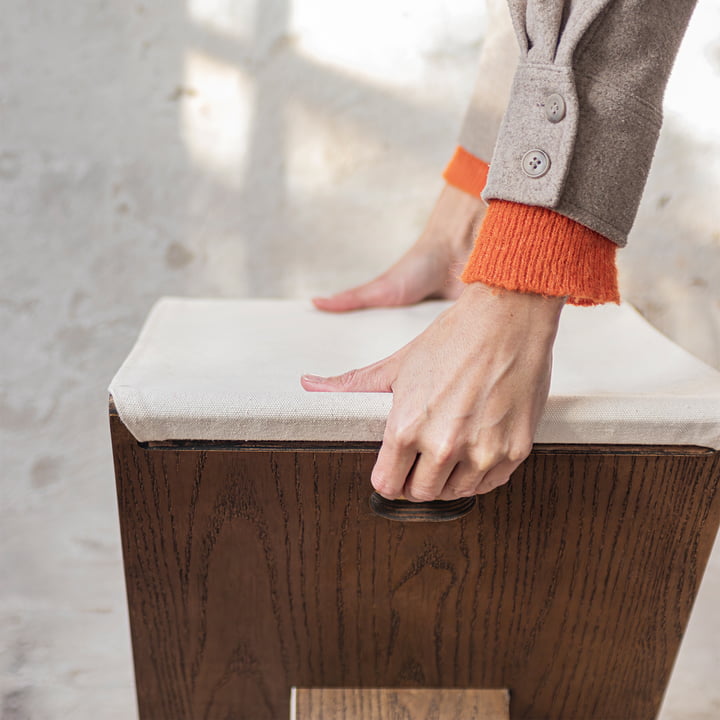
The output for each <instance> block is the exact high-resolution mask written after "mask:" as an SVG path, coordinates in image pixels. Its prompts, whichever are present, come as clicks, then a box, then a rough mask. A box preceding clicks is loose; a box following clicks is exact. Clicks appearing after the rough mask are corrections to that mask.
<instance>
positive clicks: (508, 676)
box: [111, 416, 720, 720]
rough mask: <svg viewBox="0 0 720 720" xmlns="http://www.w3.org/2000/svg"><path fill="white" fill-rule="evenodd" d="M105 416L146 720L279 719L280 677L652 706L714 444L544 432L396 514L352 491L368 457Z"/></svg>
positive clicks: (667, 662)
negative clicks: (529, 447)
mask: <svg viewBox="0 0 720 720" xmlns="http://www.w3.org/2000/svg"><path fill="white" fill-rule="evenodd" d="M111 423H112V437H113V446H114V454H115V468H116V477H117V487H118V501H119V510H120V522H121V530H122V538H123V551H124V561H125V572H126V582H127V592H128V600H129V606H130V617H131V629H132V638H133V652H134V658H135V672H136V679H137V687H138V700H139V706H140V710H141V717H142V718H143V720H165V719H167V720H184V719H186V718H187V719H188V720H201V719H205V720H214V719H215V718H218V719H221V718H222V719H225V718H233V719H234V720H243V719H247V720H266V719H269V720H279V719H280V718H286V717H287V713H288V700H289V692H290V687H291V686H298V687H397V688H420V687H437V688H483V687H485V688H492V687H507V688H509V689H510V691H511V697H512V700H511V717H512V718H514V719H515V718H532V719H533V720H537V719H539V718H558V719H562V720H575V719H581V720H593V719H597V720H612V719H613V718H618V719H622V720H627V719H628V718H632V719H633V720H640V719H642V718H648V719H649V718H652V717H654V716H655V714H656V713H657V710H658V708H659V705H660V701H661V699H662V694H663V692H664V689H665V686H666V683H667V680H668V677H669V674H670V670H671V667H672V663H673V661H674V658H675V655H676V653H677V650H678V647H679V644H680V640H681V638H682V635H683V632H684V629H685V626H686V623H687V620H688V616H689V613H690V609H691V607H692V603H693V600H694V598H695V594H696V592H697V588H698V585H699V582H700V579H701V577H702V573H703V570H704V567H705V563H706V561H707V557H708V554H709V552H710V548H711V546H712V542H713V539H714V536H715V533H716V531H717V527H718V522H719V520H720V493H718V485H719V482H720V454H718V453H713V452H710V451H698V450H696V449H692V448H691V449H688V450H687V451H685V450H684V449H682V448H674V449H673V448H656V449H654V450H652V449H648V448H644V449H643V450H642V453H641V454H639V453H635V454H634V453H632V452H631V451H629V450H628V449H626V448H619V449H613V448H605V449H599V448H582V447H565V448H563V447H562V446H561V447H556V448H552V449H549V450H546V449H543V448H542V447H541V448H537V449H536V450H535V451H534V452H533V454H532V455H531V457H530V458H529V459H528V460H527V461H526V462H525V463H523V465H522V466H521V467H520V468H519V469H518V471H517V472H516V473H515V474H514V476H513V478H512V480H511V482H510V483H509V484H508V485H507V486H505V487H503V488H501V489H499V490H497V491H495V492H493V493H491V494H489V495H485V496H482V497H481V498H479V502H478V504H477V506H476V508H475V509H474V510H473V511H472V512H471V513H470V514H469V515H468V516H467V517H465V518H463V519H462V520H458V521H454V522H448V523H433V524H424V523H407V524H406V523H399V522H393V521H389V520H384V519H382V518H378V517H377V516H375V515H374V514H373V513H372V511H371V510H370V508H369V506H368V498H369V495H370V492H371V486H370V483H369V481H368V479H369V476H370V471H371V469H372V466H373V463H374V460H375V452H374V451H370V450H367V449H360V450H350V451H348V452H343V451H341V450H338V449H332V450H322V449H318V448H314V449H297V448H296V449H294V450H293V451H282V450H280V449H272V450H269V449H242V450H238V449H232V448H229V447H225V448H223V449H211V450H205V449H202V446H198V445H197V444H196V445H195V446H191V445H188V446H187V447H186V448H173V447H169V448H165V449H159V448H143V447H141V446H140V445H138V443H137V442H136V441H135V440H134V439H133V438H132V436H131V435H130V434H129V433H128V431H127V430H126V428H125V427H124V426H123V425H122V423H121V422H120V421H119V419H118V418H117V417H116V416H114V417H111Z"/></svg>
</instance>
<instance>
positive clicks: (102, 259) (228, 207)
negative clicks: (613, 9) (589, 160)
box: [0, 0, 720, 719]
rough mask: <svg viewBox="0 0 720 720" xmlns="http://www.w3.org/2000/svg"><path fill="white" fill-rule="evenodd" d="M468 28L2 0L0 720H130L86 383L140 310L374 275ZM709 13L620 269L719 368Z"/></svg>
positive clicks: (101, 441) (238, 0)
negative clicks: (183, 298) (167, 300)
mask: <svg viewBox="0 0 720 720" xmlns="http://www.w3.org/2000/svg"><path fill="white" fill-rule="evenodd" d="M483 23H484V15H483V8H482V3H481V2H479V0H456V1H455V2H453V3H452V4H450V3H444V2H441V0H395V1H394V2H387V0H366V2H363V3H338V2H334V1H333V0H294V1H291V0H252V1H250V0H187V2H186V3H185V4H183V3H182V2H178V0H155V1H154V2H152V3H150V2H138V1H137V0H136V1H133V2H126V3H118V2H109V1H108V0H86V1H85V2H83V3H75V2H61V1H55V2H52V3H48V2H41V1H40V0H4V2H3V21H2V24H1V25H0V238H1V240H0V242H1V243H2V245H1V247H2V253H1V254H0V328H1V332H2V340H1V341H0V354H1V361H2V369H1V372H2V385H1V386H0V432H1V433H2V436H1V437H0V442H1V443H2V446H1V452H2V460H1V463H0V467H1V468H2V480H1V482H0V578H1V579H2V580H1V581H0V698H2V699H0V708H2V712H0V715H2V716H3V717H5V715H4V714H3V713H7V716H8V717H9V718H10V717H12V718H14V717H17V718H20V717H33V718H40V719H42V718H57V717H74V718H81V717H85V716H87V717H103V718H114V717H117V718H127V717H130V716H132V707H133V699H132V694H131V691H130V688H131V667H130V655H129V644H128V640H127V625H126V619H125V599H124V590H123V582H122V576H121V564H120V556H119V541H118V533H117V527H116V517H115V500H114V489H113V476H112V467H111V459H110V453H109V438H108V433H107V430H106V408H107V395H106V390H105V388H106V386H107V383H108V381H109V379H110V377H111V376H112V374H113V372H114V370H115V369H116V368H117V366H118V365H119V364H120V362H121V361H122V359H123V358H124V356H125V354H126V353H127V351H128V349H129V348H130V345H131V343H132V341H133V339H134V337H135V335H136V333H137V331H138V329H139V326H140V323H141V322H142V319H143V318H144V316H145V314H146V312H147V310H148V309H149V307H150V305H151V304H152V302H153V301H154V299H155V298H156V297H158V296H159V295H163V294H180V295H225V296H229V295H234V296H244V295H264V296H282V295H287V296H307V295H310V294H311V293H315V292H325V291H329V290H334V289H339V288H342V287H343V286H345V285H347V284H349V283H355V282H359V281H361V280H363V279H365V278H367V277H369V276H371V275H372V274H374V273H376V272H378V271H380V270H382V269H383V268H384V267H385V266H386V265H387V264H388V263H389V262H390V261H391V260H392V259H394V258H395V257H396V256H397V255H399V254H400V252H401V251H402V250H403V248H405V247H406V246H407V245H408V244H409V243H411V242H412V240H413V239H414V238H415V236H416V235H417V234H418V232H419V231H420V229H421V227H422V225H423V223H424V220H425V217H426V214H427V212H428V210H429V208H430V206H431V203H432V202H433V199H434V196H435V194H436V193H437V191H438V190H439V188H440V184H441V180H440V177H439V174H440V171H441V170H442V168H443V166H444V164H445V162H446V160H447V159H448V157H449V155H450V153H451V151H452V148H453V146H454V139H455V135H456V132H457V129H458V127H459V122H460V118H461V116H462V112H463V107H464V103H465V100H466V98H467V97H468V94H469V90H470V86H471V84H472V81H473V75H474V65H475V57H476V55H477V50H478V48H479V46H480V42H481V39H482V34H483V30H484V26H483ZM719 26H720V8H719V7H718V5H717V4H716V3H714V2H713V0H701V2H700V6H699V9H698V11H697V13H696V17H695V18H694V21H693V25H692V28H691V30H690V33H689V35H688V39H687V41H686V43H685V45H684V47H683V50H682V54H681V58H680V60H679V63H678V66H677V70H676V73H675V76H674V78H673V81H672V84H671V87H670V90H669V93H668V104H667V107H668V113H667V121H666V125H665V129H664V132H663V136H662V140H661V142H660V146H659V148H658V155H657V160H656V163H655V166H654V168H653V174H652V177H651V179H650V182H649V186H648V190H647V193H646V197H645V201H644V204H643V207H642V210H641V212H640V216H639V220H638V223H637V227H636V230H635V232H634V237H633V238H632V242H631V245H630V248H629V249H628V250H626V251H624V252H623V253H622V258H621V261H622V279H623V287H624V291H625V296H626V297H627V298H628V299H630V300H631V301H633V302H634V303H635V304H636V305H638V306H639V307H640V309H641V310H642V311H643V312H645V313H646V314H647V316H648V317H649V318H650V319H651V320H652V321H653V322H655V323H656V324H657V325H658V326H659V327H660V328H661V329H662V330H664V331H665V332H667V333H668V334H669V335H670V336H671V337H673V338H674V339H676V340H677V341H678V342H680V343H681V344H683V345H685V346H686V347H687V348H688V349H690V350H691V351H693V352H695V353H696V354H698V355H699V356H700V357H702V358H704V359H705V360H707V361H708V362H711V363H714V364H715V365H716V366H720V207H719V205H720V203H718V198H719V197H720V195H719V194H718V188H719V187H720V164H719V162H720V160H719V159H720V133H719V131H718V125H717V117H718V115H719V110H720V108H719V107H718V102H719V101H718V98H720V42H719V41H718V39H717V37H716V32H715V29H716V28H717V27H719ZM716 575H717V572H716ZM711 581H712V579H711ZM714 582H715V584H714V586H713V587H714V588H715V591H714V592H716V595H717V594H718V593H719V592H720V591H719V590H718V583H717V581H716V580H715V581H714ZM716 630H718V631H719V633H718V634H717V635H716V637H718V636H720V629H718V628H717V627H716ZM693 657H695V656H693ZM692 660H693V658H691V659H690V660H688V661H687V662H688V663H690V662H691V661H692ZM687 666H688V667H689V665H687ZM683 667H685V666H683ZM690 676H693V677H697V675H696V674H693V673H689V674H688V677H690ZM704 693H705V694H703V692H701V693H700V698H699V700H698V701H697V702H698V703H699V704H698V708H699V709H698V712H700V713H702V712H704V711H705V710H706V709H707V708H708V707H709V703H711V702H712V698H711V699H708V695H707V689H705V691H704ZM716 700H717V698H716ZM703 703H704V704H703ZM12 713H16V714H14V715H13V714H12ZM20 713H25V714H20ZM685 717H690V716H689V715H687V716H685ZM693 717H695V716H693ZM697 717H698V718H700V717H705V716H704V715H697ZM708 717H709V715H708Z"/></svg>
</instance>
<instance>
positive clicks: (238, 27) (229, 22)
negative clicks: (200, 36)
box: [187, 0, 257, 38]
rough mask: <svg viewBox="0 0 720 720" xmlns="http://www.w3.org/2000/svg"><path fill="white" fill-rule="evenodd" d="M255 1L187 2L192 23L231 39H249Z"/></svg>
mask: <svg viewBox="0 0 720 720" xmlns="http://www.w3.org/2000/svg"><path fill="white" fill-rule="evenodd" d="M256 4H257V2H256V0H188V4H187V9H188V15H189V16H190V19H191V20H193V22H195V23H197V24H198V25H202V26H204V27H206V28H209V29H212V30H215V31H219V32H221V33H223V34H226V35H232V36H233V37H245V38H247V37H250V35H251V33H252V28H253V25H254V22H255V7H256Z"/></svg>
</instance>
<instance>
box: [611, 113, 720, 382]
mask: <svg viewBox="0 0 720 720" xmlns="http://www.w3.org/2000/svg"><path fill="white" fill-rule="evenodd" d="M718 140H719V139H718V136H717V135H715V136H714V137H702V136H700V135H698V134H696V133H692V132H690V131H689V129H688V128H687V127H685V126H684V124H683V123H682V121H681V119H679V118H677V117H674V116H672V115H670V116H668V117H666V119H665V122H664V124H663V129H662V133H661V136H660V141H659V142H658V146H657V151H656V154H655V159H654V161H653V167H652V171H651V173H650V176H649V178H648V183H647V187H646V189H645V194H644V196H643V201H642V203H641V206H640V210H639V212H638V216H637V220H636V222H635V227H634V228H633V231H632V234H631V236H630V239H629V243H628V246H627V248H625V249H624V250H622V251H621V252H620V253H619V254H618V257H619V266H620V276H621V287H622V289H623V295H624V298H625V299H626V300H628V301H629V302H631V303H632V304H633V305H635V306H636V307H637V308H638V309H639V310H640V311H641V312H642V313H643V315H645V317H647V319H648V320H649V321H650V322H651V323H652V324H653V325H655V326H656V327H657V328H658V329H660V330H661V331H663V332H664V333H665V334H666V335H668V336H669V337H671V338H672V339H673V340H675V341H676V342H677V343H679V344H680V345H682V346H683V347H684V348H686V349H687V350H689V351H690V352H692V353H693V354H695V355H696V356H697V357H699V358H701V359H702V360H704V361H705V362H707V363H708V364H710V365H713V366H715V367H717V368H720V205H719V204H718V197H719V195H718V193H719V192H720V186H719V182H718V181H719V178H720V157H719V155H720V142H719V141H718Z"/></svg>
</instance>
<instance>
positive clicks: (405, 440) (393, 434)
mask: <svg viewBox="0 0 720 720" xmlns="http://www.w3.org/2000/svg"><path fill="white" fill-rule="evenodd" d="M386 433H387V439H388V440H389V441H390V442H391V443H392V444H393V445H397V446H398V447H401V448H408V447H411V446H413V445H415V434H416V433H415V427H414V425H413V424H412V423H410V422H395V423H393V424H392V425H388V427H387V430H386Z"/></svg>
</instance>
